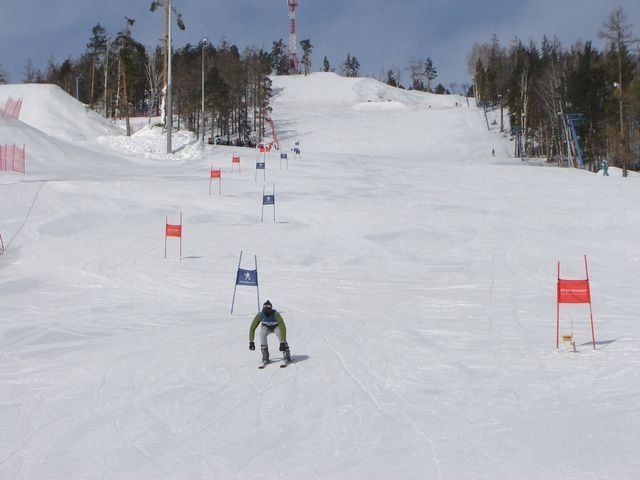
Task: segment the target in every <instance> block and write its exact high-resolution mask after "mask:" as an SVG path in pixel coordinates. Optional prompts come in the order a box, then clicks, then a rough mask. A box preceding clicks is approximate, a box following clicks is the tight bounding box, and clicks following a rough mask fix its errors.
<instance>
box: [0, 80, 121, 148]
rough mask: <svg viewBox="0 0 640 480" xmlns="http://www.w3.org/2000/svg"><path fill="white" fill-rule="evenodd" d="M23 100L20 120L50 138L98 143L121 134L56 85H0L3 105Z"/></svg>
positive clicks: (0, 102) (0, 97)
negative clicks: (8, 99) (100, 139)
mask: <svg viewBox="0 0 640 480" xmlns="http://www.w3.org/2000/svg"><path fill="white" fill-rule="evenodd" d="M9 97H11V98H13V99H14V100H17V99H20V98H22V99H23V102H22V109H21V112H20V120H21V121H22V122H24V123H26V124H27V125H30V126H32V127H34V128H37V129H38V130H41V131H42V132H44V133H46V134H47V135H49V136H52V137H55V138H58V139H61V140H67V141H83V140H95V139H96V138H97V137H99V136H100V135H116V134H118V133H119V130H118V129H117V128H116V127H114V126H113V125H112V124H111V123H109V122H108V121H106V120H105V119H104V118H103V117H101V116H100V115H98V114H97V113H95V112H94V111H92V110H89V109H88V108H87V107H85V105H83V104H82V103H80V102H78V101H77V100H76V99H75V98H73V97H71V96H70V95H69V94H67V93H66V92H64V91H63V90H62V89H61V88H60V87H58V86H56V85H47V84H19V85H0V105H4V104H5V102H6V99H7V98H9Z"/></svg>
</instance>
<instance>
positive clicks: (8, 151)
mask: <svg viewBox="0 0 640 480" xmlns="http://www.w3.org/2000/svg"><path fill="white" fill-rule="evenodd" d="M25 167H26V154H25V146H24V145H22V148H19V147H16V146H15V145H0V171H10V172H18V173H22V174H23V175H24V174H25V173H26V168H25Z"/></svg>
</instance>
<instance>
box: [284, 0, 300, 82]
mask: <svg viewBox="0 0 640 480" xmlns="http://www.w3.org/2000/svg"><path fill="white" fill-rule="evenodd" d="M287 5H288V6H289V55H288V56H287V63H288V65H287V66H288V68H289V73H300V60H298V41H297V38H296V8H297V7H298V0H287Z"/></svg>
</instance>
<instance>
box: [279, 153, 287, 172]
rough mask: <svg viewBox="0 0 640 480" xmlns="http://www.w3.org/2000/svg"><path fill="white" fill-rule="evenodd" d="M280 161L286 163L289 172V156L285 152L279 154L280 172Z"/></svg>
mask: <svg viewBox="0 0 640 480" xmlns="http://www.w3.org/2000/svg"><path fill="white" fill-rule="evenodd" d="M282 160H284V161H285V162H286V164H287V170H289V156H288V155H287V152H282V153H281V154H280V170H282Z"/></svg>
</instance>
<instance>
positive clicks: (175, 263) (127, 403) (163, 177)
mask: <svg viewBox="0 0 640 480" xmlns="http://www.w3.org/2000/svg"><path fill="white" fill-rule="evenodd" d="M273 80H274V82H273V86H274V92H275V94H276V96H275V98H274V100H273V112H272V117H273V119H274V122H275V126H276V129H277V131H278V136H279V138H280V143H281V148H282V150H284V151H288V153H289V161H288V168H287V163H286V162H281V159H280V155H279V152H274V153H272V154H271V155H270V156H269V157H267V170H266V181H264V180H263V176H262V172H259V174H257V175H256V172H255V170H254V166H255V160H256V159H257V157H258V153H257V152H256V151H255V150H250V149H242V148H237V149H234V148H231V147H221V146H215V147H214V146H211V145H205V146H202V145H200V144H198V142H197V140H195V139H194V138H193V137H192V136H191V135H189V134H188V133H184V132H181V133H178V134H176V135H175V137H174V148H175V149H176V152H175V154H174V155H168V154H166V153H165V150H164V149H165V146H166V141H165V138H164V137H163V136H162V132H161V131H160V130H159V129H144V130H142V131H141V132H139V133H137V134H136V135H134V136H132V137H125V136H123V135H122V134H121V133H119V131H118V130H116V129H113V127H111V126H110V125H109V124H108V123H104V122H103V121H102V120H101V119H99V118H97V117H96V116H94V115H93V114H91V113H90V112H87V111H86V110H85V109H84V107H83V106H82V105H80V104H79V103H78V102H76V101H75V100H74V99H73V98H72V97H69V96H68V95H66V94H64V93H62V92H61V91H59V90H58V89H56V88H54V87H48V86H35V85H20V86H0V105H1V104H3V103H4V100H5V99H6V98H7V97H8V96H12V97H13V98H17V97H19V98H23V109H22V115H21V117H20V120H10V119H0V143H18V144H22V143H24V144H26V149H27V175H26V176H22V175H19V174H16V173H13V172H0V235H1V236H2V239H3V241H4V244H5V246H7V247H8V248H7V251H6V252H5V253H4V254H3V255H0V358H1V359H2V362H0V432H2V435H0V478H2V479H5V478H6V479H18V480H27V479H28V480H58V479H60V480H62V479H65V480H69V479H78V480H81V479H82V480H85V479H98V478H99V479H113V480H121V479H136V480H137V479H140V480H143V479H145V480H146V479H150V478H158V479H163V480H173V479H185V480H187V479H189V480H191V479H256V478H259V479H274V478H279V479H289V478H290V479H301V478H303V479H306V480H313V479H323V480H360V479H364V478H366V479H369V480H388V479H403V480H411V479H416V480H417V479H421V480H422V479H447V480H464V479H486V480H500V479H504V480H507V479H509V480H512V479H519V480H529V479H531V480H536V479H544V480H549V479H558V480H560V479H563V480H566V479H574V480H584V479H592V480H595V479H598V480H602V479H611V480H614V479H615V480H621V479H628V480H631V479H635V478H637V475H638V472H639V471H640V460H639V459H638V455H637V451H638V450H639V448H640V433H639V432H640V428H639V427H640V413H639V409H638V407H637V405H636V404H637V400H636V397H637V396H638V393H640V387H639V385H640V373H639V372H640V369H639V368H638V367H639V363H640V362H639V360H638V358H639V355H638V354H639V353H640V349H639V348H638V337H639V334H640V327H639V326H638V322H637V318H636V317H637V315H636V312H637V311H638V309H639V306H640V305H639V304H640V301H639V300H638V296H637V291H638V287H639V282H638V276H637V273H636V272H637V270H638V266H639V264H640V250H639V249H638V246H637V237H638V234H640V213H639V212H638V211H637V209H635V208H633V205H636V204H637V203H638V201H639V200H640V189H639V188H638V185H637V182H638V178H637V177H630V178H622V177H621V176H620V174H619V172H617V171H615V170H614V171H612V173H611V176H610V177H602V176H599V175H595V174H591V173H588V172H586V171H580V170H573V169H558V168H554V167H540V166H532V165H530V164H527V163H524V162H521V161H520V160H519V159H513V158H511V155H510V153H511V151H512V147H513V145H512V143H511V142H510V141H509V139H508V138H507V137H504V136H502V135H501V134H499V132H498V131H497V128H496V127H495V126H493V129H492V130H487V125H486V122H485V118H484V116H483V114H482V113H481V112H480V111H479V110H477V109H476V108H475V107H474V106H473V102H471V103H470V105H467V102H466V99H464V98H463V97H457V96H435V95H429V94H421V93H417V92H407V91H403V90H397V89H393V88H390V87H388V86H385V85H383V84H381V83H379V82H376V81H374V80H370V79H346V78H341V77H338V76H337V75H335V74H313V75H311V76H308V77H302V76H299V77H276V78H274V79H273ZM295 142H299V146H300V149H301V153H302V154H301V156H299V157H298V156H295V155H294V154H293V152H291V151H290V148H291V147H293V146H294V144H295ZM492 149H495V152H496V155H495V156H492V155H491V151H492ZM233 154H237V155H240V156H241V159H242V171H241V173H238V171H237V169H236V170H235V171H234V172H232V170H231V157H232V155H233ZM212 166H214V167H221V168H222V177H223V178H222V195H217V189H216V188H214V189H213V192H212V193H213V194H212V195H211V196H209V195H208V188H209V172H210V168H211V167H212ZM274 185H275V189H276V199H277V202H276V208H277V210H276V222H273V211H272V210H271V207H265V222H264V223H262V222H261V221H260V216H261V201H262V192H263V187H266V189H267V191H271V188H272V187H273V186H274ZM180 212H182V213H183V216H184V245H183V248H184V252H183V253H184V257H183V259H182V260H179V259H178V243H177V241H176V239H173V238H172V239H169V244H168V257H169V258H167V259H164V258H163V256H164V237H163V231H164V226H165V219H166V218H167V217H168V219H169V222H170V223H171V222H173V223H175V222H177V220H178V217H179V215H180ZM240 251H243V253H244V256H243V267H250V268H252V267H253V258H254V257H253V256H254V255H256V256H257V260H258V269H259V278H260V300H261V302H262V301H265V300H266V299H270V300H271V301H272V303H273V305H274V308H276V309H277V310H279V311H280V312H281V313H282V315H283V317H284V319H285V321H286V322H287V327H288V328H287V330H288V340H289V344H290V346H291V349H292V354H293V357H294V360H295V363H294V364H293V365H291V366H289V368H287V369H280V368H277V367H276V366H275V365H270V366H268V367H267V368H266V369H264V370H258V369H257V368H256V367H257V365H258V362H259V353H256V352H251V351H249V349H248V330H249V324H250V322H251V320H252V318H253V315H254V314H255V312H256V308H257V299H256V291H255V289H252V288H250V287H238V292H237V296H236V305H235V310H234V314H233V315H230V308H231V299H232V294H233V287H234V282H235V274H236V269H237V267H238V256H239V254H240ZM585 254H586V255H587V257H588V260H589V274H590V278H591V289H592V295H593V302H594V305H593V306H594V319H595V332H596V340H597V343H596V347H597V348H596V349H595V350H594V349H593V348H592V347H591V332H590V331H589V322H588V318H589V317H588V315H589V311H588V308H586V307H585V306H583V305H577V306H567V305H563V306H562V309H561V314H562V333H573V334H574V336H575V339H576V344H577V350H578V353H573V352H570V351H568V350H566V349H564V348H563V349H562V350H561V351H556V350H555V320H556V303H555V289H556V283H555V282H556V277H557V262H558V261H560V262H561V266H562V273H563V276H565V277H568V278H580V277H581V276H583V275H584V270H583V268H584V267H583V255H585ZM270 348H271V353H272V357H274V358H278V357H279V356H280V354H279V352H278V351H277V344H276V342H275V340H274V339H271V343H270ZM258 350H259V349H258Z"/></svg>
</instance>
